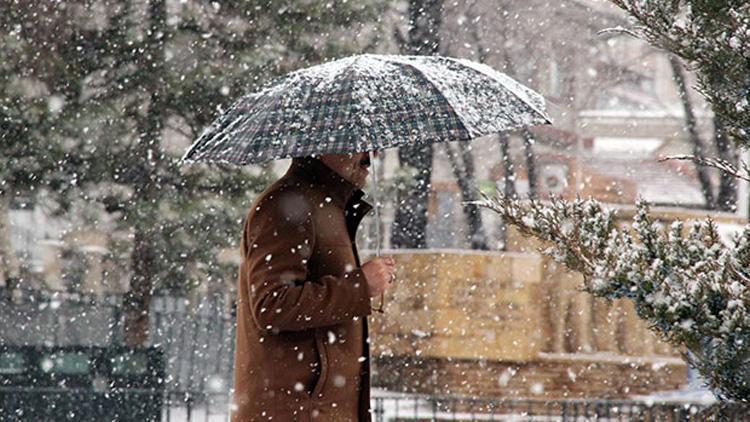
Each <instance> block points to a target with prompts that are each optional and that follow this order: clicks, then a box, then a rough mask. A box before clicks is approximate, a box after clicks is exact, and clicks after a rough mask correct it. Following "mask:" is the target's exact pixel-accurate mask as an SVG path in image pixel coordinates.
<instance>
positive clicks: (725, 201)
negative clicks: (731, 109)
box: [714, 116, 737, 212]
mask: <svg viewBox="0 0 750 422" xmlns="http://www.w3.org/2000/svg"><path fill="white" fill-rule="evenodd" d="M714 141H715V142H716V151H717V153H718V155H719V158H720V159H722V160H724V161H727V162H729V163H732V164H734V165H737V151H736V150H735V149H734V147H733V146H732V143H731V142H730V141H729V138H728V137H727V136H726V133H725V132H724V124H723V122H722V120H721V116H715V117H714ZM716 205H717V206H718V208H719V209H720V210H722V211H729V212H734V211H735V209H736V208H737V178H736V177H734V176H732V175H731V174H728V173H725V172H723V171H722V172H719V193H718V194H717V198H716Z"/></svg>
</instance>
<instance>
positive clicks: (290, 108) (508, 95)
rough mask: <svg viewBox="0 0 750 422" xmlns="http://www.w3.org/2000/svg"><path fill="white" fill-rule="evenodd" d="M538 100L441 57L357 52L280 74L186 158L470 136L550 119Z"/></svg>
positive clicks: (238, 159) (284, 154)
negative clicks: (281, 75) (357, 53)
mask: <svg viewBox="0 0 750 422" xmlns="http://www.w3.org/2000/svg"><path fill="white" fill-rule="evenodd" d="M544 109H545V107H544V99H543V98H542V96H541V95H539V94H537V93H536V92H534V91H532V90H531V89H529V88H527V87H525V86H523V85H522V84H520V83H518V82H516V81H515V80H513V79H511V78H510V77H508V76H506V75H504V74H502V73H499V72H497V71H495V70H493V69H492V68H490V67H488V66H486V65H483V64H479V63H475V62H471V61H468V60H462V59H454V58H449V57H439V56H396V55H372V54H365V55H358V56H352V57H347V58H343V59H340V60H336V61H332V62H328V63H324V64H321V65H317V66H313V67H309V68H306V69H302V70H298V71H296V72H292V73H290V74H288V75H286V76H283V77H281V78H279V79H277V80H275V81H273V82H271V83H270V84H268V85H267V86H265V88H263V89H261V90H260V91H258V92H255V93H251V94H248V95H246V96H244V97H242V98H240V99H239V100H238V101H237V102H236V103H234V104H233V105H232V106H231V107H230V108H229V110H227V111H226V112H225V113H223V114H222V115H221V116H219V117H218V118H217V119H216V120H215V121H214V122H213V123H212V124H211V125H210V126H209V127H208V128H207V129H206V130H205V131H204V132H203V133H202V134H201V136H200V137H199V138H198V140H196V141H195V143H194V144H193V145H192V146H191V147H190V148H189V149H188V151H187V153H186V154H185V156H184V157H183V161H185V162H210V163H230V164H236V165H244V164H253V163H256V164H257V163H263V162H266V161H269V160H273V159H280V158H289V157H305V156H310V155H323V154H340V153H347V152H365V151H373V150H380V149H384V148H390V147H400V146H404V145H409V144H416V143H421V142H444V141H454V140H456V141H461V140H470V139H474V138H477V137H480V136H482V135H487V134H491V133H496V132H503V131H508V130H513V129H517V128H520V127H523V126H527V125H534V124H543V123H549V122H550V120H549V118H548V117H547V115H546V114H545V111H544Z"/></svg>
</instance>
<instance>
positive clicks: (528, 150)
mask: <svg viewBox="0 0 750 422" xmlns="http://www.w3.org/2000/svg"><path fill="white" fill-rule="evenodd" d="M523 151H524V155H525V156H526V174H527V176H528V179H529V198H532V199H534V198H536V158H535V156H534V135H533V134H532V133H531V131H530V130H529V129H524V130H523Z"/></svg>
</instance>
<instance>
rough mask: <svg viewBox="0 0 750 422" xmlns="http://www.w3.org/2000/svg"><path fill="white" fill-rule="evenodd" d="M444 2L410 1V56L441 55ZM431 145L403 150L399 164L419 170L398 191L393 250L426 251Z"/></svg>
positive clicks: (393, 226) (392, 236) (409, 147)
mask: <svg viewBox="0 0 750 422" xmlns="http://www.w3.org/2000/svg"><path fill="white" fill-rule="evenodd" d="M442 13H443V0H411V1H410V2H409V23H410V27H409V40H408V51H409V52H410V53H411V54H421V55H433V54H437V53H438V51H440V37H439V30H440V26H441V23H442ZM432 157H433V151H432V144H429V143H428V144H419V145H410V146H408V147H402V148H400V149H399V151H398V158H399V163H400V164H401V165H402V166H408V167H412V168H414V169H415V170H416V175H415V178H414V181H413V183H411V184H410V185H409V186H407V187H406V188H405V189H399V191H398V196H397V197H398V199H397V203H396V215H395V217H394V220H393V224H392V226H391V245H392V246H393V247H394V248H425V247H427V236H426V234H427V203H428V200H429V193H430V190H431V184H430V181H431V179H432Z"/></svg>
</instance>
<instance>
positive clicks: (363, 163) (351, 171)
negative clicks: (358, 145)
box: [318, 151, 378, 189]
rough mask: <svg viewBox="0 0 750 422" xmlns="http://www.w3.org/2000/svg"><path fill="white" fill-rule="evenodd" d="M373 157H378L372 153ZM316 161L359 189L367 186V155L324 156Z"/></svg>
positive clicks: (365, 153)
mask: <svg viewBox="0 0 750 422" xmlns="http://www.w3.org/2000/svg"><path fill="white" fill-rule="evenodd" d="M373 156H374V157H377V156H378V153H377V151H375V152H373ZM318 159H319V160H320V161H322V162H323V164H325V165H326V166H328V167H329V168H330V169H331V170H333V171H335V172H336V173H338V174H339V176H341V177H343V178H344V179H346V180H348V181H349V182H351V183H352V184H353V185H354V186H356V187H358V188H359V189H362V188H364V187H365V185H367V176H368V174H369V172H368V170H367V169H368V168H369V167H370V154H369V153H367V152H356V153H348V154H326V155H321V156H320V157H318Z"/></svg>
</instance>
